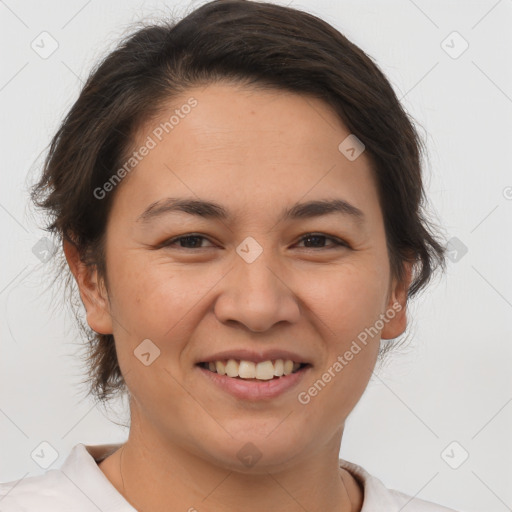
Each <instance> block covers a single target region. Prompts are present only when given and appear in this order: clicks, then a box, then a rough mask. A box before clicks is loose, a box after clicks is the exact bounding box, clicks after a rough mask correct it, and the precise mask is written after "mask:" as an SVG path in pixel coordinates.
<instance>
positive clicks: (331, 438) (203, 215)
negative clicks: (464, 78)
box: [0, 0, 449, 512]
mask: <svg viewBox="0 0 512 512" xmlns="http://www.w3.org/2000/svg"><path fill="white" fill-rule="evenodd" d="M420 155H421V144H420V141H419V139H418V137H417V134H416V132H415V129H414V127H413V125H412V124H411V122H410V121H409V119H408V117H407V115H406V113H405V112H404V111H403V109H402V107H401V106H400V104H399V102H398V100H397V98H396V96H395V94H394V92H393V90H392V88H391V86H390V85H389V83H388V81H387V80H386V78H385V77H384V76H383V74H382V73H381V72H380V71H379V69H378V68H377V67H376V66H375V64H374V63H373V62H372V61H371V60H370V58H369V57H368V56H366V55H365V53H364V52H363V51H362V50H360V49H359V48H358V47H356V46H355V45H353V44H352V43H351V42H349V41H348V40H347V39H346V38H345V37H344V36H343V35H341V34H340V33H339V32H338V31H336V30H335V29H334V28H332V27H331V26H330V25H328V24H326V23H325V22H323V21H321V20H320V19H318V18H316V17H314V16H312V15H309V14H306V13H304V12H301V11H299V10H295V9H292V8H289V7H282V6H277V5H272V4H266V3H257V2H251V1H244V0H226V1H214V2H211V3H208V4H206V5H204V6H202V7H200V8H198V9H197V10H195V11H194V12H192V13H191V14H190V15H188V16H187V17H186V18H184V19H183V20H181V21H180V22H179V23H177V24H176V25H167V24H165V23H162V24H160V25H155V26H149V27H146V28H144V29H141V30H139V31H138V32H136V33H135V34H133V35H132V36H131V37H130V38H128V39H127V40H126V41H125V42H124V43H123V44H122V45H120V46H119V47H118V48H117V49H116V50H115V51H114V52H112V53H111V54H110V55H108V56H107V57H106V59H105V60H104V61H103V62H102V63H101V65H99V66H98V68H97V69H96V70H94V72H93V73H92V74H91V76H90V78H89V79H88V81H87V83H86V84H85V86H84V88H83V90H82V92H81V94H80V97H79V98H78V100H77V101H76V103H75V104H74V106H73V107H72V109H71V110H70V112H69V114H68V116H67V117H66V119H65V120H64V122H63V124H62V126H61V128H60V129H59V131H58V133H57V134H56V135H55V137H54V139H53V141H52V144H51V147H50V151H49V154H48V157H47V160H46V165H45V168H44V172H43V176H42V177H41V180H40V182H39V183H38V184H37V186H36V187H35V188H34V191H33V198H34V200H35V201H36V203H37V204H38V205H39V206H41V207H42V208H44V209H45V210H46V211H47V212H48V213H49V214H50V215H51V217H52V221H51V224H50V225H49V227H48V229H49V230H51V231H52V232H54V233H55V234H57V235H58V236H60V237H62V243H63V253H64V255H65V264H66V265H68V266H69V269H70V270H71V272H72V275H73V278H74V280H75V281H76V283H77V285H78V290H79V292H80V297H81V300H82V302H83V305H84V307H85V310H86V316H87V323H88V326H89V327H90V329H92V331H93V337H92V340H91V351H90V358H89V361H88V362H89V368H90V381H91V392H92V393H93V394H94V395H95V396H96V397H97V398H98V399H99V400H102V401H105V400H107V399H108V398H110V397H111V396H114V395H115V394H116V393H124V392H126V393H128V395H129V397H130V414H131V426H130V434H129V439H128V441H127V442H126V443H124V444H122V445H121V444H119V445H101V446H85V445H83V444H79V445H77V446H75V448H74V449H73V451H72V453H71V454H70V455H69V457H68V458H67V460H66V461H65V463H64V465H63V466H62V468H61V469H60V470H51V471H48V472H47V473H46V474H44V475H42V476H38V477H30V478H26V479H24V480H22V481H20V482H18V483H17V484H16V486H15V487H13V484H14V483H13V482H11V483H7V484H3V486H2V493H3V494H4V495H6V496H5V497H4V498H3V500H2V501H1V502H0V503H1V504H2V510H3V511H11V510H12V511H14V510H21V509H23V510H38V511H46V510H52V511H60V510H74V511H85V510H96V509H100V510H109V511H114V510H115V511H128V510H140V511H142V510H151V511H161V510H162V511H163V510H165V511H168V510H189V511H193V510H205V511H221V510H222V511H231V510H241V509H243V510H246V511H262V510H270V509H278V510H281V511H290V512H292V511H299V510H301V511H302V510H308V511H311V512H312V511H317V510H318V511H319V510H340V511H347V512H348V511H351V512H354V511H363V512H370V511H377V510H379V511H380V510H382V511H395V510H396V511H398V510H402V509H404V508H405V507H406V506H407V509H406V510H408V511H413V510H414V511H432V512H433V511H445V510H449V509H447V508H445V507H442V506H439V505H436V504H433V503H429V502H426V501H423V500H420V499H414V498H412V497H411V496H407V495H405V494H403V493H401V492H398V491H394V490H389V489H386V488H385V486H384V485H383V484H382V483H381V482H380V481H379V480H378V479H376V478H375V477H372V476H371V475H369V474H368V473H367V472H366V471H365V470H364V469H363V468H362V467H360V466H357V465H356V464H352V463H349V462H347V461H344V460H340V459H339V458H338V457H339V450H340V443H341V439H342V434H343V429H344V424H345V421H346V419H347V417H348V415H349V414H350V412H351V411H352V409H353V408H354V406H355V405H356V403H357V402H358V400H359V399H360V397H361V396H362V394H363V392H364V390H365V388H366V386H367V384H368V381H369V379H370V377H371V374H372V371H373V369H374V367H375V364H376V361H377V359H378V357H379V353H380V351H379V349H380V343H381V340H391V339H394V338H396V337H398V336H399V335H400V334H402V333H403V332H404V330H405V328H406V310H407V301H408V299H409V298H411V297H412V296H413V295H415V294H416V293H417V292H418V291H420V290H421V289H422V288H424V287H425V285H426V284H427V282H428V281H429V280H430V278H431V276H432V275H433V273H434V271H435V270H436V268H437V267H442V266H443V265H444V251H443V247H442V246H441V244H440V242H439V241H438V240H436V237H435V235H434V234H433V232H432V230H431V228H430V227H429V226H428V224H427V222H426V221H425V219H424V216H423V213H422V204H423V199H424V191H423V184H422V177H421V168H420ZM383 346H384V350H385V348H386V341H384V342H383Z"/></svg>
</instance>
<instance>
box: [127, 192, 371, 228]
mask: <svg viewBox="0 0 512 512" xmlns="http://www.w3.org/2000/svg"><path fill="white" fill-rule="evenodd" d="M175 212H183V213H187V214H189V215H195V216H197V217H203V218H207V219H214V220H223V221H229V220H230V219H231V218H232V215H231V214H230V213H229V212H228V210H226V209H225V208H224V207H223V206H222V205H220V204H218V203H215V202H213V201H206V200H201V199H186V198H176V197H167V198H165V199H161V200H159V201H155V202H154V203H151V204H150V205H149V206H148V207H147V208H146V209H145V210H144V211H143V212H142V213H141V214H140V215H139V216H138V217H137V222H141V223H147V222H149V221H150V220H152V219H155V218H156V217H160V216H161V215H164V214H169V213H175ZM332 214H340V215H344V216H347V217H349V218H352V219H354V220H355V221H356V222H357V223H361V222H363V221H364V220H365V215H364V213H363V212H362V211H361V210H360V209H359V208H357V207H356V206H354V205H353V204H350V203H349V202H347V201H345V200H344V199H319V200H314V201H307V202H304V203H297V204H295V205H293V206H292V207H291V208H289V209H285V210H284V211H283V212H282V213H281V216H280V218H279V222H283V221H285V220H296V219H306V218H315V217H320V216H323V215H332Z"/></svg>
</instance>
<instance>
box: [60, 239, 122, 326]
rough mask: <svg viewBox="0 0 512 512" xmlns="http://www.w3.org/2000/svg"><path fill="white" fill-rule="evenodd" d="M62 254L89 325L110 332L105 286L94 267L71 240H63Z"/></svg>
mask: <svg viewBox="0 0 512 512" xmlns="http://www.w3.org/2000/svg"><path fill="white" fill-rule="evenodd" d="M62 246H63V250H64V254H65V256H66V261H67V262H68V265H69V268H70V270H71V273H72V274H73V276H74V278H75V281H76V283H77V285H78V289H79V291H80V298H81V299H82V303H83V305H84V307H85V311H86V315H87V323H88V325H89V327H90V328H91V329H92V330H93V331H95V332H97V333H99V334H112V318H111V315H110V307H109V302H108V295H107V292H106V289H105V286H102V283H101V282H100V279H99V276H98V271H97V269H96V267H90V266H87V265H86V264H85V263H84V262H83V261H82V260H81V258H80V253H79V251H78V249H77V247H76V245H74V244H73V243H72V242H70V241H68V240H64V242H63V244H62Z"/></svg>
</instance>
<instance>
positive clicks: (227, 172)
mask: <svg viewBox="0 0 512 512" xmlns="http://www.w3.org/2000/svg"><path fill="white" fill-rule="evenodd" d="M349 135H350V132H349V131H348V130H347V128H346V127H345V126H344V125H343V124H342V123H341V121H340V119H339V118H338V116H337V115H336V114H335V112H333V111H332V109H331V108H330V107H329V106H328V105H327V104H326V103H324V102H323V101H321V100H319V99H316V98H313V97H310V96H304V95H298V94H293V93H290V92H284V91H280V90H261V89H258V88H253V87H251V88H247V87H245V86H239V85H233V84H226V83H222V84H212V85H209V86H206V87H203V88H191V89H188V90H187V91H186V92H185V93H183V94H182V95H180V96H179V97H175V98H173V99H172V101H169V104H168V105H167V106H166V108H165V109H164V110H163V111H162V113H161V115H160V116H159V117H157V118H155V119H152V120H151V121H150V122H147V123H145V124H144V125H143V126H142V127H141V128H140V129H139V131H138V133H137V137H136V140H135V144H134V145H133V150H134V151H137V150H138V149H140V148H141V147H143V146H144V145H147V146H151V149H150V150H149V151H146V155H145V156H144V157H143V158H141V159H140V161H139V162H138V163H137V165H136V166H135V167H134V169H133V170H132V171H131V172H130V173H129V175H128V176H127V178H125V179H124V181H123V183H122V187H121V188H125V191H124V192H123V193H121V196H124V197H125V199H126V200H127V199H128V197H127V196H130V199H131V201H130V202H131V203H132V205H137V206H141V207H142V205H145V206H147V205H148V204H150V203H153V202H155V201H157V200H160V199H162V198H164V197H165V196H166V195H169V196H173V197H176V196H184V195H186V196H187V197H190V196H197V197H201V198H202V199H206V198H210V199H215V200H216V201H217V202H222V203H224V204H227V205H228V208H230V209H231V207H232V209H233V210H237V209H238V210H240V211H247V209H251V208H253V209H254V210H253V213H258V215H260V216H261V215H263V214H271V213H272V212H271V210H269V205H276V206H277V205H283V204H291V203H295V202H298V201H299V200H301V199H304V200H311V199H315V198H318V197H320V196H321V197H322V198H325V197H326V195H330V196H332V197H340V195H341V196H345V197H342V198H346V199H348V198H350V200H351V201H350V202H351V203H359V205H361V206H362V205H365V208H366V209H368V208H369V209H372V208H375V207H377V208H378V205H377V203H378V199H377V191H376V189H375V185H374V180H373V174H372V170H371V162H370V160H369V158H368V157H367V155H365V153H364V152H363V153H362V154H361V155H360V156H359V157H358V158H356V159H355V160H353V161H351V160H349V159H348V158H347V157H346V156H345V155H344V154H343V153H342V152H341V151H340V149H339V146H340V143H342V141H344V140H345V139H346V138H347V137H348V136H349ZM119 192H120V191H119ZM372 203H373V204H372ZM229 205H231V207H230V206H229ZM356 206H357V204H356ZM262 208H265V209H264V210H262ZM361 209H362V208H361ZM139 210H140V208H139ZM280 210H281V208H280ZM138 213H139V214H140V213H141V212H140V211H139V212H138ZM369 213H370V214H371V213H372V212H369ZM374 213H378V212H374Z"/></svg>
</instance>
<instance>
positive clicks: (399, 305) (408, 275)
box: [381, 262, 413, 340]
mask: <svg viewBox="0 0 512 512" xmlns="http://www.w3.org/2000/svg"><path fill="white" fill-rule="evenodd" d="M403 265H404V270H405V276H404V279H403V281H402V282H397V280H396V279H394V280H393V287H392V291H391V295H390V298H389V301H388V304H387V306H386V311H385V315H386V318H387V319H388V321H387V322H386V323H385V325H384V327H383V329H382V332H381V339H384V340H391V339H394V338H397V337H398V336H400V335H401V334H402V333H403V332H404V331H405V329H406V328H407V292H408V290H409V287H410V285H411V281H412V270H413V262H404V264H403Z"/></svg>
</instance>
